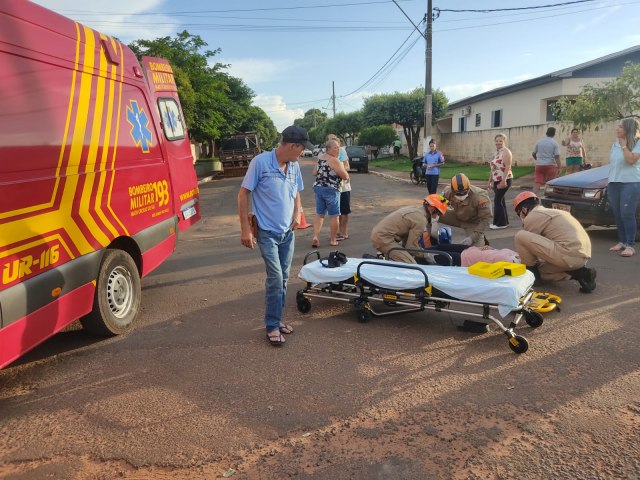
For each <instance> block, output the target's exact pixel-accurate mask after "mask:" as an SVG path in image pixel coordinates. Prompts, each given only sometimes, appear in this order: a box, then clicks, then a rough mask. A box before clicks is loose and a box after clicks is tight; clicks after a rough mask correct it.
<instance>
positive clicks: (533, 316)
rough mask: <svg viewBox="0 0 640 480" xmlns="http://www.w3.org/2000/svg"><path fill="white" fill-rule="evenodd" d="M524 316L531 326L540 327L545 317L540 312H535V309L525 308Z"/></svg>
mask: <svg viewBox="0 0 640 480" xmlns="http://www.w3.org/2000/svg"><path fill="white" fill-rule="evenodd" d="M522 316H523V317H524V321H525V322H527V325H529V326H530V327H531V328H538V327H539V326H540V325H542V322H544V317H543V316H542V314H541V313H540V312H534V311H533V310H523V311H522Z"/></svg>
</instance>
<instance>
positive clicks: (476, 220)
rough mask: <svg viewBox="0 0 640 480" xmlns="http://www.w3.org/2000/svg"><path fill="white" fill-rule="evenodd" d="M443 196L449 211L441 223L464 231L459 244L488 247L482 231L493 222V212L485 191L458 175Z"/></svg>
mask: <svg viewBox="0 0 640 480" xmlns="http://www.w3.org/2000/svg"><path fill="white" fill-rule="evenodd" d="M443 195H444V197H445V198H446V199H447V200H448V201H449V210H447V213H446V214H445V215H444V216H443V217H442V219H441V222H442V223H445V224H447V225H451V226H452V227H460V228H462V229H464V233H465V235H466V237H465V238H464V239H463V240H462V241H461V242H460V244H462V245H473V246H474V247H483V246H484V245H488V243H489V242H487V241H486V239H485V236H484V231H485V230H486V229H487V228H488V227H489V224H491V222H492V221H493V210H492V207H491V201H490V200H489V194H488V193H487V191H486V190H483V189H482V188H479V187H475V186H473V185H471V184H470V183H469V179H468V178H467V176H466V175H465V174H464V173H458V174H456V175H454V176H453V177H452V178H451V186H450V187H447V188H446V189H445V191H444V193H443Z"/></svg>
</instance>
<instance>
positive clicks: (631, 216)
mask: <svg viewBox="0 0 640 480" xmlns="http://www.w3.org/2000/svg"><path fill="white" fill-rule="evenodd" d="M616 137H617V138H616V141H615V142H613V145H611V152H610V153H609V163H610V164H611V169H610V170H609V185H608V186H607V195H608V196H609V203H611V209H612V210H613V214H614V216H615V219H616V227H617V229H618V240H619V242H618V243H617V244H615V245H614V246H613V247H611V248H610V249H609V250H611V251H612V252H619V253H620V255H622V256H623V257H631V256H633V255H634V254H635V253H636V250H635V239H636V232H637V229H638V225H637V220H636V212H637V210H638V203H640V122H639V121H638V119H636V118H625V119H623V120H622V121H621V122H620V124H619V125H618V126H617V127H616Z"/></svg>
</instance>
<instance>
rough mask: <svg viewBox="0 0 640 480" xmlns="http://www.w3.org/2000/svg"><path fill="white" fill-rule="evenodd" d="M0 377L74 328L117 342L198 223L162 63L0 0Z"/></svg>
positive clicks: (176, 110)
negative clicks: (0, 371)
mask: <svg viewBox="0 0 640 480" xmlns="http://www.w3.org/2000/svg"><path fill="white" fill-rule="evenodd" d="M0 86H1V88H2V113H1V114H0V271H1V277H0V368H2V367H4V366H6V365H8V364H9V363H11V362H13V361H14V360H16V359H17V358H19V357H20V356H21V355H23V354H24V353H25V352H27V351H29V350H30V349H32V348H34V347H35V346H36V345H38V344H39V343H41V342H43V341H44V340H46V339H47V338H49V337H50V336H52V335H55V334H56V333H57V332H59V331H60V330H62V329H64V328H65V327H66V326H68V325H69V324H70V323H72V322H74V321H76V320H78V319H79V320H80V322H81V324H82V326H83V327H84V329H85V330H87V331H89V332H90V333H92V334H97V335H102V336H112V335H118V334H121V333H124V332H126V331H127V330H129V329H130V328H132V327H133V325H134V324H135V320H136V318H137V316H138V312H139V309H140V302H141V296H142V292H141V278H142V277H144V276H146V275H148V274H149V273H150V272H152V271H153V270H154V269H155V268H157V267H158V266H159V265H160V264H161V263H162V262H163V261H164V260H165V259H167V258H168V257H169V256H170V255H171V254H172V252H173V251H174V249H175V246H176V242H177V237H178V234H179V232H182V231H184V230H186V229H188V228H189V227H191V226H192V225H194V224H195V223H196V222H197V221H198V220H199V218H200V205H199V189H198V183H197V178H196V174H195V170H194V168H193V160H192V156H191V149H190V141H189V136H188V133H187V129H186V126H185V123H184V116H183V112H182V108H181V106H180V102H179V99H178V92H177V87H176V83H175V79H174V76H173V70H172V68H171V65H170V64H169V62H168V61H167V60H164V59H161V58H152V57H143V58H142V60H141V62H140V61H138V59H137V58H136V56H135V55H134V53H133V52H132V51H131V50H130V49H129V48H128V47H127V46H126V45H124V44H122V43H121V42H120V41H118V40H117V39H115V38H113V37H110V36H108V35H104V34H102V33H100V32H97V31H95V30H93V29H91V28H89V27H87V26H85V25H82V24H80V23H78V22H76V21H73V20H71V19H69V18H66V17H64V16H62V15H59V14H57V13H55V12H52V11H50V10H47V9H46V8H43V7H41V6H39V5H36V4H33V3H31V2H24V1H17V2H16V1H12V0H0Z"/></svg>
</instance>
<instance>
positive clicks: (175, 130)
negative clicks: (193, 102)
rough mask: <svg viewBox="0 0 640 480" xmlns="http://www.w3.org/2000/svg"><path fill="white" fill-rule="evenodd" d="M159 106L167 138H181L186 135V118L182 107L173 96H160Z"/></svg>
mask: <svg viewBox="0 0 640 480" xmlns="http://www.w3.org/2000/svg"><path fill="white" fill-rule="evenodd" d="M158 108H159V109H160V116H161V117H162V127H163V129H164V135H165V137H167V140H180V139H182V138H184V137H185V134H184V131H185V128H184V120H183V119H182V115H181V114H180V108H178V104H177V103H176V101H175V100H174V99H173V98H159V99H158Z"/></svg>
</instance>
